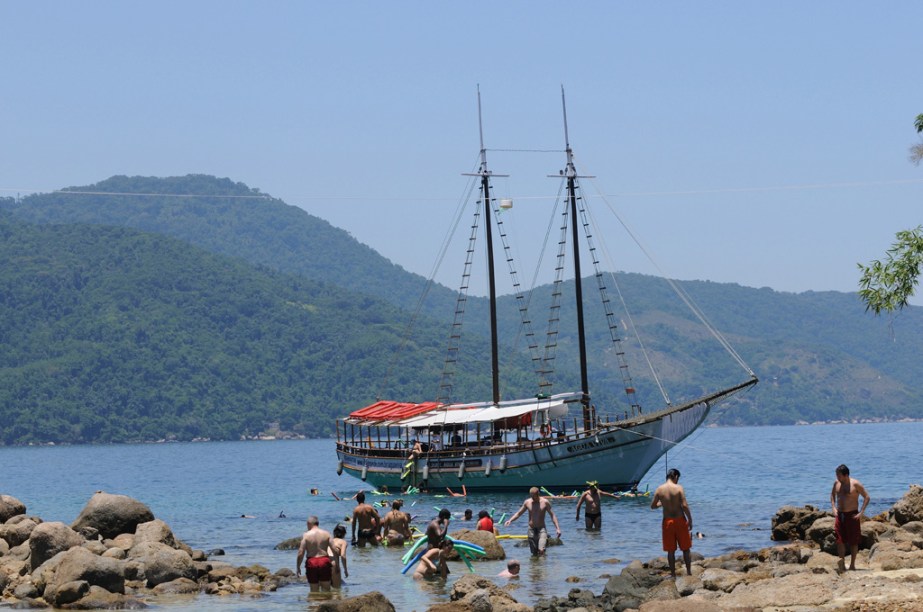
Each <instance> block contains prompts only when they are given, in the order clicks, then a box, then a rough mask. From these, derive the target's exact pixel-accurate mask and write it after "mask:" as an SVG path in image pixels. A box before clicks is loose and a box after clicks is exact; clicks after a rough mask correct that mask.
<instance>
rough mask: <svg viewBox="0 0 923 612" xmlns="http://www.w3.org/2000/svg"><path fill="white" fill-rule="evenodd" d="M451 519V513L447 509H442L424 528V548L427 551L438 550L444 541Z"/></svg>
mask: <svg viewBox="0 0 923 612" xmlns="http://www.w3.org/2000/svg"><path fill="white" fill-rule="evenodd" d="M451 519H452V512H451V511H450V510H449V509H448V508H443V509H442V510H440V511H439V516H438V517H437V518H435V519H433V520H432V521H430V523H429V525H427V526H426V547H427V548H428V549H430V550H432V549H434V548H439V546H440V545H441V544H442V543H443V542H444V541H445V539H446V537H445V536H446V534H447V533H448V532H449V521H450V520H451Z"/></svg>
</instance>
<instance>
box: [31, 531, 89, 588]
mask: <svg viewBox="0 0 923 612" xmlns="http://www.w3.org/2000/svg"><path fill="white" fill-rule="evenodd" d="M81 544H83V536H82V535H80V534H79V533H77V532H76V531H74V530H73V529H71V528H70V527H68V526H67V525H65V524H64V523H61V522H52V523H42V524H41V525H37V526H36V527H35V529H33V530H32V534H31V535H30V537H29V553H30V556H29V559H30V563H31V564H32V569H36V568H38V566H40V565H41V564H42V563H44V562H45V561H47V560H48V559H51V558H52V557H53V556H55V555H56V554H58V553H59V552H64V551H65V550H68V549H71V548H73V547H74V546H80V545H81ZM87 588H89V585H87Z"/></svg>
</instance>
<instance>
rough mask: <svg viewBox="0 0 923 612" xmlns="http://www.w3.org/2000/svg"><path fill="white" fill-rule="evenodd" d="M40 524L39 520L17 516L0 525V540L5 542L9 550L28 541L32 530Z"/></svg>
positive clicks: (22, 515)
mask: <svg viewBox="0 0 923 612" xmlns="http://www.w3.org/2000/svg"><path fill="white" fill-rule="evenodd" d="M40 522H41V519H38V518H33V517H31V516H26V515H25V514H17V515H16V516H14V517H13V518H11V519H10V520H8V521H7V522H5V523H4V524H2V525H0V539H3V540H5V541H6V543H7V544H9V545H10V548H13V547H15V546H19V545H20V544H22V543H23V542H26V541H27V540H28V539H29V536H30V535H32V530H33V529H35V526H36V525H38V524H39V523H40Z"/></svg>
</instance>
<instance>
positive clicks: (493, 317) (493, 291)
mask: <svg viewBox="0 0 923 612" xmlns="http://www.w3.org/2000/svg"><path fill="white" fill-rule="evenodd" d="M478 133H479V135H480V138H481V166H480V168H479V169H478V172H477V174H476V175H475V176H480V177H481V192H482V193H483V194H484V230H485V232H486V236H487V283H488V292H489V297H490V369H491V375H492V379H493V403H494V404H499V403H500V351H499V348H498V346H499V341H498V339H497V283H496V280H495V273H494V238H493V228H492V227H491V226H492V222H491V218H490V216H491V206H490V177H491V176H506V175H504V174H497V175H494V174H493V173H492V172H491V171H490V170H488V169H487V149H486V148H485V147H484V124H483V121H482V119H481V87H480V86H478Z"/></svg>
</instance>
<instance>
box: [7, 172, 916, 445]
mask: <svg viewBox="0 0 923 612" xmlns="http://www.w3.org/2000/svg"><path fill="white" fill-rule="evenodd" d="M72 189H73V190H74V191H85V192H94V193H98V192H106V193H107V195H102V196H100V195H94V194H89V193H88V194H81V195H74V194H71V193H68V194H61V193H54V194H43V195H35V196H30V197H27V198H23V199H22V200H21V201H13V200H12V199H6V200H3V201H0V210H5V211H7V213H8V214H9V216H10V217H11V218H15V219H18V220H22V221H29V222H32V223H39V224H48V223H66V224H70V223H86V224H95V225H113V226H126V227H134V228H138V229H142V230H144V231H145V232H152V233H158V234H164V235H168V236H172V237H174V238H177V239H179V240H182V241H185V242H187V243H189V244H192V245H195V246H196V247H198V248H200V249H204V250H206V251H209V252H212V253H217V254H221V255H225V256H230V257H235V258H238V259H239V261H241V262H247V263H248V264H250V265H252V266H257V268H256V269H255V270H254V269H252V268H247V269H250V270H251V273H259V274H267V275H269V276H271V277H273V278H283V274H289V275H293V276H297V277H299V278H301V280H300V281H294V280H293V281H291V282H293V283H299V284H305V283H307V282H308V281H312V282H315V283H323V285H321V286H323V287H325V289H326V291H328V292H332V291H334V290H335V288H338V289H337V290H340V291H344V292H345V293H346V294H347V295H351V296H352V297H353V299H359V300H360V301H363V300H366V301H368V302H369V303H370V304H375V305H376V307H377V306H378V305H380V301H379V298H380V299H382V300H388V301H390V302H391V304H392V305H393V306H396V307H400V308H403V309H412V308H413V307H414V306H415V304H416V300H417V298H418V296H419V295H420V293H421V290H422V288H423V287H424V285H425V282H424V280H423V279H422V278H421V277H419V276H417V275H413V274H410V273H408V272H406V271H405V270H403V269H402V268H400V267H399V266H396V265H394V264H391V263H390V262H388V261H387V260H385V259H383V258H382V257H381V256H380V255H378V254H377V253H375V252H374V251H373V250H371V249H370V248H368V247H367V246H365V245H362V244H360V243H358V242H357V241H355V240H354V239H353V238H351V237H350V236H349V235H348V234H347V233H346V232H344V231H342V230H340V229H338V228H334V227H332V226H330V225H329V224H328V223H326V222H325V221H322V220H320V219H317V218H315V217H312V216H311V215H309V214H307V213H306V212H304V211H302V210H301V209H298V208H296V207H293V206H288V205H286V204H285V203H283V202H281V201H279V200H276V199H272V198H268V197H263V195H262V194H260V192H259V191H258V190H254V189H250V188H249V187H247V186H246V185H243V184H240V183H233V182H231V181H229V180H227V179H216V178H214V177H208V176H201V175H191V176H187V177H178V178H168V179H157V178H144V177H113V178H111V179H108V180H106V181H103V182H101V183H98V184H96V185H91V186H88V187H81V188H72ZM109 194H118V195H109ZM131 194H138V195H131ZM141 194H144V195H141ZM156 194H164V195H163V196H162V197H160V196H157V195H156ZM166 194H169V195H166ZM177 194H200V195H207V196H209V197H182V196H181V195H179V196H178V195H177ZM245 267H246V266H245ZM270 270H272V271H274V272H273V273H272V274H270V273H269V271H270ZM616 277H617V279H618V284H619V286H620V291H621V293H622V294H623V295H624V296H625V297H626V300H627V301H628V302H629V303H630V304H631V308H632V313H631V316H632V320H633V322H634V324H635V327H637V328H638V330H639V333H640V334H641V335H642V339H643V341H644V343H645V346H646V347H647V348H648V350H649V352H650V358H651V361H652V362H653V363H654V364H655V365H656V366H657V369H658V371H659V372H660V375H661V377H662V382H663V384H664V387H665V388H666V390H667V392H668V394H669V398H670V399H671V400H672V401H673V402H674V403H676V402H679V401H681V400H683V399H688V398H691V397H695V396H697V395H699V394H701V393H702V392H703V391H705V390H706V389H707V388H710V389H713V388H714V385H711V386H710V387H705V386H703V382H702V381H710V382H715V381H717V382H723V383H733V382H740V381H741V380H743V379H744V378H745V375H744V373H743V371H742V370H740V369H739V368H737V366H736V364H734V363H733V362H732V361H731V360H730V358H729V357H728V356H727V354H726V353H725V352H724V351H723V350H721V349H720V347H718V346H717V344H716V343H715V342H714V341H713V340H712V339H711V337H710V336H708V335H707V334H706V333H705V332H704V331H703V330H702V327H701V325H700V324H699V322H698V321H696V320H695V319H694V317H693V316H692V315H691V314H690V313H689V312H688V311H687V310H686V309H685V307H684V306H682V305H681V303H680V301H679V300H678V299H677V298H676V297H675V296H674V295H673V293H672V291H671V290H670V289H669V287H668V285H667V284H666V283H665V282H664V281H663V280H662V279H658V278H654V277H650V276H644V275H638V274H622V273H619V274H617V275H616ZM305 279H307V280H305ZM607 282H609V281H607ZM572 285H573V284H572V283H565V287H564V291H565V293H568V291H572ZM594 286H595V282H593V281H587V282H586V283H585V287H586V288H588V292H589V293H592V288H593V287H594ZM682 286H683V287H684V289H685V291H687V292H688V293H689V294H690V295H691V296H692V297H693V299H694V300H695V301H696V303H697V304H698V305H699V306H700V307H701V308H702V310H703V311H704V312H705V313H706V315H707V317H708V319H709V320H710V321H711V322H712V323H713V324H714V325H715V326H716V327H717V328H718V329H719V330H720V331H721V332H722V333H723V334H724V335H725V336H726V337H727V338H728V339H729V340H730V341H731V343H732V345H733V346H734V347H735V348H736V349H737V351H738V353H739V354H740V355H741V356H742V357H743V359H744V360H745V361H746V362H747V364H748V365H749V366H750V367H751V368H752V369H753V370H754V371H755V372H756V374H757V375H758V376H759V377H760V379H761V383H760V385H758V386H757V387H756V388H755V389H753V390H751V391H749V392H748V393H746V394H744V395H743V396H741V397H740V398H739V399H737V400H735V401H733V402H731V403H729V404H727V405H725V406H724V407H723V408H722V409H721V410H719V411H717V413H716V415H715V417H714V418H715V419H716V420H717V421H718V422H719V423H724V424H782V423H795V422H800V421H806V422H814V421H835V420H862V419H899V418H923V392H921V386H920V384H919V382H918V381H919V380H921V378H923V361H921V360H920V359H919V357H918V356H917V354H916V350H915V347H917V346H920V342H921V340H923V312H921V310H923V309H920V308H910V309H908V310H906V311H905V312H903V313H902V314H901V315H900V316H898V317H897V318H896V319H895V320H894V321H893V327H891V326H890V325H891V324H890V322H889V321H888V320H887V319H875V318H874V317H872V316H870V315H868V314H866V313H865V312H864V308H863V306H862V305H861V304H860V303H859V301H858V298H857V296H856V294H846V293H837V292H807V293H802V294H790V293H781V292H775V291H772V290H770V289H765V288H764V289H752V288H747V287H741V286H739V285H732V284H719V283H712V282H705V281H691V282H684V283H682ZM611 292H612V288H611V287H610V293H611ZM360 293H361V294H365V296H366V297H361V298H359V297H357V296H356V295H355V294H360ZM548 293H549V291H548V288H547V287H542V288H538V289H537V290H536V292H535V297H534V298H533V307H532V309H531V311H530V314H531V316H532V319H533V320H534V321H535V329H536V332H541V331H542V330H543V329H544V320H543V318H544V313H543V309H544V306H545V303H546V302H547V299H548V298H547V297H546V296H547V294H548ZM588 299H589V300H590V306H589V307H590V312H589V313H588V318H587V323H588V346H589V350H590V356H591V358H590V368H591V391H592V393H593V396H594V400H595V401H596V402H597V403H598V404H599V405H600V406H602V405H605V406H611V405H615V406H616V408H615V410H616V411H618V410H621V407H620V406H619V405H618V404H617V402H619V401H622V398H623V397H624V394H623V393H622V392H621V391H620V389H621V388H622V382H621V377H620V374H619V369H618V367H617V365H616V364H615V359H614V357H613V349H612V347H611V344H610V342H609V340H608V338H609V332H608V329H607V328H606V326H605V321H604V317H603V316H602V312H601V309H600V308H599V307H598V306H595V302H593V301H592V299H591V298H588ZM500 301H501V307H500V316H501V330H503V334H504V336H503V340H504V342H505V343H507V344H510V345H513V344H514V343H515V344H516V345H517V346H518V347H519V348H520V349H523V341H522V339H521V338H518V332H519V329H518V328H519V315H518V312H517V310H516V308H515V303H514V300H513V298H512V297H507V298H503V299H501V300H500ZM485 302H486V301H485V300H483V299H478V298H470V299H469V306H468V314H467V315H466V325H467V331H466V335H465V340H466V341H468V342H473V343H475V344H477V346H478V347H479V348H477V349H476V350H475V351H474V356H473V357H469V358H468V359H469V360H470V361H469V363H470V362H472V361H473V362H474V363H475V364H480V365H481V366H483V363H485V362H486V361H487V360H488V356H487V352H486V343H484V341H483V340H482V339H481V338H479V337H478V335H483V334H484V333H485V332H486V315H485V313H486V303H485ZM562 304H563V306H562V312H561V319H562V321H568V320H571V319H572V315H573V312H572V311H573V303H572V300H571V299H568V298H567V297H565V299H564V300H563V302H562ZM594 308H595V312H594ZM388 310H389V308H384V309H383V310H382V311H388ZM453 310H454V294H453V292H452V291H451V290H449V289H447V288H445V287H440V286H435V287H433V288H432V290H431V291H430V293H429V296H428V299H427V302H426V304H425V308H424V312H425V313H426V314H427V315H428V316H430V317H432V318H433V319H434V320H436V319H441V321H442V322H443V325H441V326H433V325H432V324H431V323H427V324H425V325H424V327H425V326H426V325H429V327H425V329H424V330H420V329H418V330H417V333H418V336H415V337H426V338H429V342H431V343H432V344H431V345H427V346H428V347H429V348H431V350H432V352H431V353H428V354H427V359H426V360H425V363H426V364H427V367H426V368H423V369H415V368H414V367H413V365H410V366H397V368H398V371H401V372H403V373H404V374H403V375H404V376H405V377H406V378H405V379H403V380H404V383H405V384H406V385H407V386H408V388H409V387H410V386H411V385H417V388H419V389H427V390H430V391H429V393H428V396H427V397H431V396H432V395H433V391H432V386H433V384H434V381H436V380H438V372H439V370H440V369H441V364H442V358H443V351H444V340H443V339H444V338H445V337H446V334H447V329H446V327H445V325H444V323H445V320H446V317H448V316H449V315H451V313H452V312H453ZM390 312H392V313H393V314H394V318H393V319H388V320H389V322H390V323H389V325H392V326H393V327H390V328H389V329H390V331H389V333H390V337H391V338H392V339H394V338H397V337H398V336H399V335H400V333H403V332H402V330H403V327H402V326H403V325H404V324H405V323H406V321H407V320H408V319H409V318H410V317H409V314H408V313H407V312H400V311H398V310H397V309H396V308H390ZM340 314H341V315H342V316H343V317H344V318H346V319H349V318H350V317H355V316H357V315H356V313H353V312H351V311H349V310H343V311H341V313H340ZM620 316H622V315H620ZM357 320H361V319H357ZM398 322H399V323H398ZM330 324H331V325H334V326H336V325H344V326H345V325H348V323H347V322H336V323H333V322H331V323H330ZM420 342H422V341H420ZM633 343H634V341H633V340H631V339H630V338H629V339H628V344H629V346H630V345H631V344H633ZM424 344H425V343H424ZM369 348H373V345H369ZM575 354H576V350H575V340H574V338H573V334H572V332H571V331H570V330H569V329H568V328H567V326H566V325H564V324H562V327H561V333H560V336H559V340H558V348H557V366H558V372H557V374H556V375H555V389H554V390H555V391H565V390H573V389H575V388H577V386H578V385H577V382H576V381H577V376H576V374H575V368H574V366H573V363H574V361H575ZM523 364H525V361H522V360H521V361H519V362H518V364H517V368H516V369H515V371H514V375H513V379H514V380H515V381H517V382H516V384H515V385H513V386H512V387H510V388H508V389H505V391H504V393H505V394H507V393H509V394H513V393H516V392H518V391H514V390H515V389H519V390H523V391H525V393H526V394H529V393H531V392H533V385H534V380H532V378H531V377H530V375H529V374H528V373H527V372H526V370H527V369H528V366H524V365H523ZM630 365H631V371H632V374H633V377H634V378H633V380H634V381H635V383H636V384H635V386H636V387H637V388H638V389H639V391H640V390H642V389H644V390H646V391H644V393H643V394H642V400H643V404H644V405H645V406H646V407H656V406H657V405H658V404H659V402H660V400H659V394H657V393H656V386H655V385H653V384H652V381H651V380H650V376H649V375H647V374H646V373H645V372H646V371H647V367H646V364H645V363H644V362H642V361H639V360H637V359H635V360H633V361H632V362H631V363H630ZM263 367H265V368H278V366H277V365H271V366H270V365H265V366H263ZM462 375H463V376H467V375H469V374H462ZM472 376H480V375H474V374H472ZM331 380H338V377H336V376H334V377H333V378H332V379H331ZM476 380H477V384H475V385H474V386H470V385H469V384H458V385H456V389H457V390H460V391H463V392H464V397H459V398H456V399H468V400H470V399H475V398H478V399H480V398H483V397H486V396H487V394H486V385H485V384H484V383H485V381H484V380H483V378H477V379H476ZM364 382H365V381H363V383H364ZM460 382H461V381H460ZM321 386H323V385H321ZM360 386H361V385H360ZM479 389H484V390H485V391H484V393H481V391H480V390H479ZM651 389H654V390H655V391H650V390H651ZM321 392H323V393H329V390H321ZM337 393H339V396H340V397H352V396H354V395H357V394H358V393H357V392H356V390H354V389H349V388H348V385H347V386H343V387H342V388H340V389H339V390H338V391H337ZM350 393H352V394H353V395H349V394H350ZM505 396H506V397H509V395H505ZM360 403H361V402H360ZM303 408H304V409H305V410H309V411H311V410H315V409H318V408H317V405H316V404H315V403H305V404H303ZM255 410H256V408H255ZM333 413H337V410H335V409H334V410H332V411H331V414H333ZM248 431H252V429H248Z"/></svg>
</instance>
